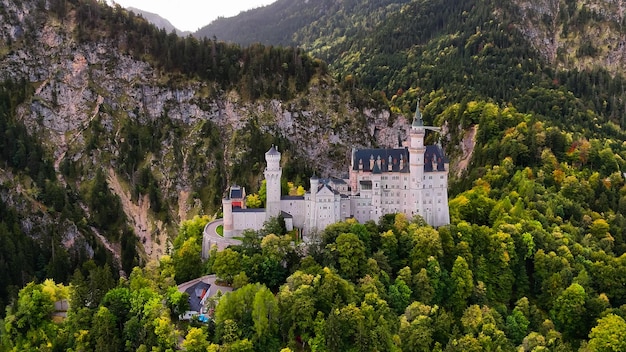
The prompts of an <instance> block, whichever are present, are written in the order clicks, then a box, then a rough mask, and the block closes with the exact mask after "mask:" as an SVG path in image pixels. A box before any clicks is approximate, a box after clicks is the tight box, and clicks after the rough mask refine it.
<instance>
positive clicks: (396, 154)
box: [352, 148, 409, 172]
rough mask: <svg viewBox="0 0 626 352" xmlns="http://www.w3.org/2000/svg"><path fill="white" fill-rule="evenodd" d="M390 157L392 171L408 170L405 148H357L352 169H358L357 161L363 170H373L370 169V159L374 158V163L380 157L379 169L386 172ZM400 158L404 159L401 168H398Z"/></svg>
mask: <svg viewBox="0 0 626 352" xmlns="http://www.w3.org/2000/svg"><path fill="white" fill-rule="evenodd" d="M390 157H391V171H392V172H409V150H408V149H407V148H395V149H358V150H356V151H355V152H354V164H353V165H352V170H358V169H359V163H360V162H362V163H363V171H373V170H372V169H370V160H371V159H374V165H376V161H377V160H378V158H380V162H381V167H380V171H382V172H388V170H389V167H388V166H387V164H388V163H389V158H390ZM400 159H402V160H403V161H404V165H403V167H402V169H400Z"/></svg>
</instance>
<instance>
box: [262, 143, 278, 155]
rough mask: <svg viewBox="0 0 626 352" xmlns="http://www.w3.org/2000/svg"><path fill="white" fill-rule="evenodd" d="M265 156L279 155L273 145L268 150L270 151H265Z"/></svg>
mask: <svg viewBox="0 0 626 352" xmlns="http://www.w3.org/2000/svg"><path fill="white" fill-rule="evenodd" d="M265 154H267V155H280V153H279V152H278V150H276V147H274V145H273V144H272V147H271V148H270V150H268V151H267V153H265Z"/></svg>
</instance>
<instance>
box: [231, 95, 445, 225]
mask: <svg viewBox="0 0 626 352" xmlns="http://www.w3.org/2000/svg"><path fill="white" fill-rule="evenodd" d="M426 130H439V129H438V128H436V127H431V126H424V123H423V120H422V115H421V113H420V110H419V104H418V108H417V111H416V112H415V117H414V119H413V124H412V125H411V129H410V131H409V140H408V141H406V142H405V146H403V147H401V148H391V149H353V150H352V161H351V165H350V172H349V177H348V178H347V179H346V178H330V179H324V180H320V179H319V178H317V177H316V176H313V177H311V179H310V183H311V187H310V190H309V191H308V192H307V193H306V194H305V195H304V196H282V197H281V194H280V190H281V185H280V180H281V175H282V169H281V167H280V155H281V154H280V152H279V151H278V150H277V149H276V147H274V146H272V147H271V148H270V150H268V151H267V153H265V160H266V162H267V167H266V169H265V179H266V182H267V183H266V187H267V193H266V194H267V198H266V208H265V209H246V208H245V199H244V198H245V190H244V189H243V188H242V187H239V186H232V187H230V189H229V191H228V193H227V196H226V197H225V198H224V199H223V200H222V206H223V213H224V236H225V237H233V236H238V235H239V234H241V233H242V232H243V231H244V230H246V229H253V230H258V229H260V228H262V226H263V223H264V222H265V221H266V220H268V219H270V218H271V217H275V216H279V215H282V216H283V218H284V219H285V225H286V226H287V230H292V229H293V228H298V229H301V230H302V234H303V235H304V236H305V237H306V236H307V235H308V234H311V233H313V232H315V231H322V230H324V229H325V228H326V226H328V225H330V224H333V223H335V222H338V221H343V220H346V219H348V218H355V219H356V220H358V221H359V222H361V223H364V222H366V221H369V220H374V221H376V222H378V220H379V219H380V217H381V216H383V215H384V214H389V213H404V214H405V215H406V216H407V217H408V218H412V217H413V216H414V215H420V216H422V217H423V218H424V220H425V221H426V222H427V223H428V224H429V225H432V226H435V227H437V226H442V225H447V224H449V223H450V212H449V208H448V170H449V162H448V159H447V158H446V156H445V155H444V153H443V149H442V148H441V146H439V145H424V137H425V134H426Z"/></svg>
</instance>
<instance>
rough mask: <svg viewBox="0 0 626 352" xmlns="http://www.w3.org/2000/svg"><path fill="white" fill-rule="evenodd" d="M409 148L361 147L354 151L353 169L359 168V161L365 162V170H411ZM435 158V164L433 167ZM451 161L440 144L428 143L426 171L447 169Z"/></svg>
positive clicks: (406, 171)
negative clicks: (371, 164)
mask: <svg viewBox="0 0 626 352" xmlns="http://www.w3.org/2000/svg"><path fill="white" fill-rule="evenodd" d="M409 156H410V154H409V150H408V149H407V148H403V149H359V150H356V151H355V153H354V164H353V165H352V170H358V169H359V163H360V162H362V163H363V171H370V172H372V173H386V172H402V173H408V172H409ZM401 157H402V160H403V161H404V165H403V167H402V169H400V159H401ZM378 158H380V163H381V167H380V168H379V167H378V165H377V163H378ZM390 158H391V171H389V167H388V164H389V159H390ZM371 159H374V166H373V167H372V169H370V160H371ZM433 160H434V162H435V165H434V167H433ZM446 163H449V160H448V158H447V157H446V155H445V154H444V152H443V149H442V148H441V146H439V145H436V144H435V145H427V146H426V151H425V152H424V172H435V171H445V164H446Z"/></svg>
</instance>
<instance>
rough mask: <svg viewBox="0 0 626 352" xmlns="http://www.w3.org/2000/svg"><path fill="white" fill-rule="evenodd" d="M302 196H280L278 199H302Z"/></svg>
mask: <svg viewBox="0 0 626 352" xmlns="http://www.w3.org/2000/svg"><path fill="white" fill-rule="evenodd" d="M303 199H304V196H282V197H280V200H303Z"/></svg>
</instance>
